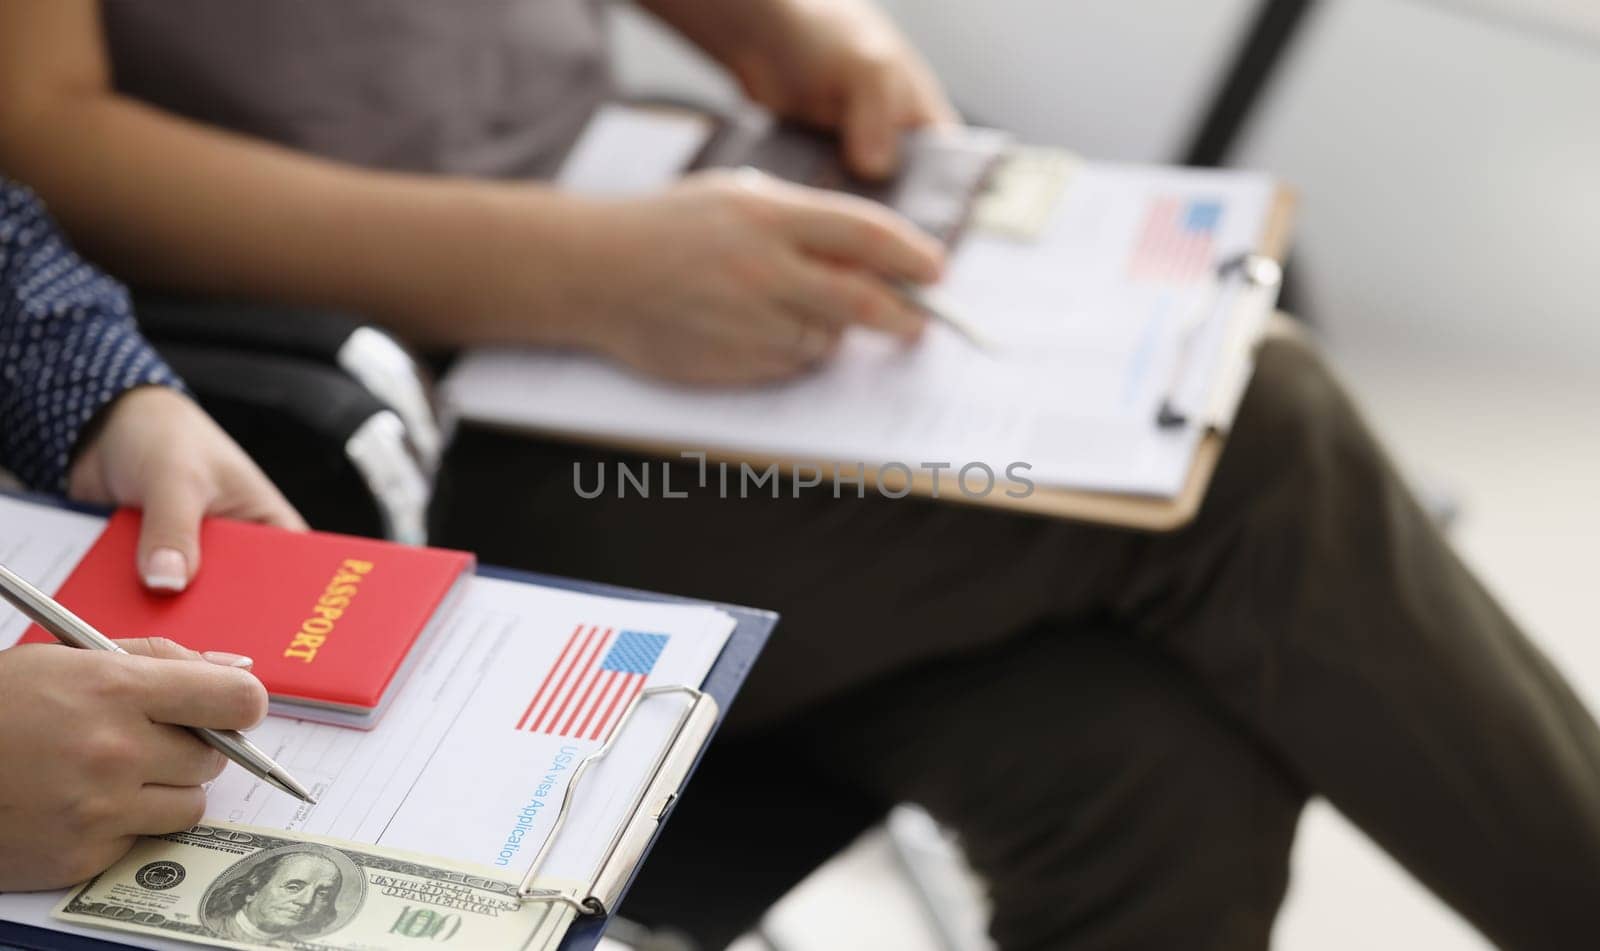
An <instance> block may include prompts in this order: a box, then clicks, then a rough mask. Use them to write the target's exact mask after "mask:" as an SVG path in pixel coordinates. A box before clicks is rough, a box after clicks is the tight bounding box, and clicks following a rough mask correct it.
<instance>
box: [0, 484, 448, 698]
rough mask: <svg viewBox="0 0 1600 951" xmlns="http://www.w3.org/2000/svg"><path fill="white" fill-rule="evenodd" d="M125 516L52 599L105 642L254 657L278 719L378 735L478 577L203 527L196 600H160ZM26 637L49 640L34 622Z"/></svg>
mask: <svg viewBox="0 0 1600 951" xmlns="http://www.w3.org/2000/svg"><path fill="white" fill-rule="evenodd" d="M138 540H139V513H138V512H137V511H135V510H132V509H122V510H119V511H118V512H117V513H116V514H115V515H113V516H112V517H111V519H110V521H109V522H107V524H106V528H105V531H104V532H103V533H101V535H100V538H99V540H97V541H96V542H95V543H94V547H93V548H91V549H89V553H88V554H87V555H85V556H84V558H83V560H82V561H81V562H79V563H78V566H77V568H75V569H74V570H73V572H72V574H71V576H70V577H68V578H67V580H66V583H65V584H63V585H62V586H61V589H60V590H59V591H57V592H56V600H57V601H59V602H61V604H63V605H64V606H65V607H66V608H67V609H68V610H70V611H72V612H73V613H74V614H76V615H78V616H79V617H81V618H83V619H84V620H85V621H88V622H89V623H90V624H92V625H93V626H94V627H96V628H97V629H99V630H100V631H101V632H102V633H104V634H105V635H106V636H108V637H146V636H161V637H168V638H171V639H172V640H174V641H177V642H178V643H180V644H182V645H184V646H185V647H188V648H191V649H193V650H198V651H207V650H219V651H231V652H233V653H235V654H245V655H247V656H249V657H252V658H254V659H255V668H254V671H255V674H256V676H257V677H260V678H261V682H262V683H263V684H264V685H265V686H266V688H267V693H268V694H270V695H271V698H272V712H274V713H280V714H283V715H285V716H295V717H302V718H305V719H308V720H322V721H325V722H331V723H339V724H343V725H346V726H357V727H365V728H368V729H370V728H371V727H372V726H373V725H375V724H376V722H377V718H378V716H379V715H380V714H381V713H382V711H383V709H384V707H386V706H387V701H388V699H389V698H390V697H391V696H392V695H393V693H394V692H395V691H396V690H397V689H398V687H399V685H400V684H401V683H402V682H403V681H404V679H405V674H406V673H408V672H409V669H410V662H411V661H413V660H415V659H416V657H417V655H418V654H420V653H421V652H422V648H423V645H424V643H425V642H426V641H427V640H428V639H429V638H430V636H431V634H432V629H433V628H434V627H436V626H437V625H436V623H435V622H436V620H438V619H439V618H440V617H441V615H442V614H443V613H444V611H443V610H442V609H443V607H444V606H445V603H446V602H447V601H448V600H449V599H450V597H451V595H452V594H453V593H454V592H455V591H456V590H457V589H458V588H459V587H460V586H461V584H462V581H463V579H464V578H466V577H467V576H468V575H469V574H470V573H471V571H472V568H473V565H474V558H473V556H472V555H470V554H467V553H465V552H458V551H445V550H442V549H437V548H412V547H408V546H405V545H398V544H395V543H393V542H385V541H377V540H374V539H370V538H356V537H352V536H347V535H331V534H327V533H323V532H288V531H284V530H282V529H277V528H269V527H267V526H264V525H252V524H249V523H246V522H234V521H229V520H226V519H218V518H208V519H206V521H205V523H204V525H203V526H202V527H201V530H200V549H201V562H200V571H199V573H198V574H197V575H196V576H195V579H194V581H193V582H191V583H190V585H189V588H188V590H186V591H184V592H183V593H181V594H177V595H163V594H151V593H149V592H148V591H146V590H145V588H144V586H143V585H142V584H141V583H140V581H139V576H138V573H137V569H136V567H135V562H134V552H135V550H136V547H137V545H138ZM23 640H24V641H44V642H48V641H52V640H54V638H52V637H51V636H50V635H49V634H48V633H46V632H45V631H43V630H41V629H40V628H39V627H38V626H34V627H30V628H29V629H28V632H27V633H26V634H25V635H23Z"/></svg>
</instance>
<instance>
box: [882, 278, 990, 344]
mask: <svg viewBox="0 0 1600 951" xmlns="http://www.w3.org/2000/svg"><path fill="white" fill-rule="evenodd" d="M891 286H892V287H893V288H894V290H895V291H896V293H898V294H899V295H900V299H901V300H903V301H905V302H906V303H907V304H909V305H911V306H912V307H914V308H916V309H917V310H918V311H920V312H921V313H922V314H924V315H925V316H927V317H929V318H932V319H933V320H937V321H938V322H939V323H941V324H944V325H945V326H946V327H949V328H950V329H951V330H953V331H955V332H956V336H958V337H960V338H961V339H962V340H965V341H966V342H967V343H968V344H971V345H972V346H973V347H974V348H975V349H978V350H981V351H983V352H984V353H993V352H994V345H993V344H991V343H990V342H989V341H988V339H987V338H985V337H984V336H983V335H982V334H980V333H978V331H977V330H975V329H973V326H972V324H971V323H969V322H968V321H966V320H963V319H961V318H960V317H957V316H956V315H955V314H954V313H953V312H952V311H951V310H950V308H948V307H946V306H944V305H943V304H941V303H939V302H937V301H936V300H934V298H933V297H932V296H931V295H930V294H929V293H928V292H927V291H926V290H925V289H923V288H922V287H919V286H918V285H915V284H911V283H909V282H904V281H896V282H894V283H893V284H891Z"/></svg>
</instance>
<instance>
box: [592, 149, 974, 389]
mask: <svg viewBox="0 0 1600 951" xmlns="http://www.w3.org/2000/svg"><path fill="white" fill-rule="evenodd" d="M593 210H594V212H595V216H596V217H595V219H594V220H593V221H592V222H591V225H592V226H591V227H590V228H589V229H588V230H587V234H588V235H589V238H588V240H590V241H591V242H592V245H591V247H592V248H593V253H592V255H591V258H592V260H593V261H594V262H595V264H596V266H598V267H602V268H604V269H606V273H605V274H604V275H603V276H595V275H591V279H590V280H588V281H587V286H588V287H589V289H590V290H589V293H590V294H592V295H593V298H592V299H591V301H590V302H589V303H590V305H591V307H590V310H589V312H590V313H591V314H592V315H593V319H591V320H588V321H585V322H584V329H583V330H581V331H580V333H581V334H582V336H581V337H580V339H578V340H577V341H575V342H576V343H578V344H579V345H580V346H585V347H587V348H589V349H595V350H598V351H600V352H602V353H605V354H607V355H608V356H611V357H612V358H614V359H616V360H619V361H620V362H622V363H624V364H626V365H628V366H631V367H633V368H634V369H637V370H639V371H641V372H643V373H647V374H650V375H652V376H657V377H661V378H665V379H670V380H677V381H681V382H689V383H714V384H738V383H757V382H763V381H767V380H775V379H781V378H784V377H789V376H793V375H795V374H798V373H801V372H803V371H805V370H806V369H808V368H810V367H812V366H814V365H816V364H817V363H818V362H819V361H821V360H824V359H826V358H827V357H828V356H829V355H830V354H832V353H833V351H834V349H835V347H836V346H837V344H838V342H839V338H840V336H841V334H842V333H843V332H844V330H845V328H846V327H849V326H851V325H861V326H865V327H870V328H873V329H876V330H878V331H881V332H883V333H887V334H890V335H893V336H895V337H898V338H900V339H902V340H905V341H908V342H909V341H913V340H915V339H917V337H918V336H919V335H920V334H921V332H922V329H923V325H924V316H923V314H922V313H921V312H920V311H919V310H918V309H917V308H916V306H915V305H914V304H912V303H910V302H908V301H907V299H906V298H905V296H904V295H903V294H902V293H901V292H900V291H899V290H898V289H897V287H896V286H895V285H896V284H904V283H912V284H926V283H931V282H932V281H935V280H937V279H938V276H939V273H940V270H941V268H942V267H943V250H942V248H941V247H940V245H939V243H938V242H937V241H935V240H933V239H932V238H930V237H928V236H927V235H925V234H923V233H922V232H921V231H919V230H917V229H916V228H915V226H913V225H911V224H910V223H909V222H907V221H905V220H904V219H902V218H900V217H899V216H897V215H895V214H894V213H893V212H891V211H889V210H888V209H886V208H884V207H882V206H881V205H877V204H874V203H872V202H869V201H866V200H863V199H859V198H855V197H852V196H848V195H843V194H836V193H832V192H824V191H818V190H815V189H809V188H802V187H799V186H796V185H791V184H788V183H786V182H781V181H778V180H776V179H773V178H770V177H768V176H766V175H763V174H761V173H759V172H755V171H751V170H740V171H736V172H710V173H703V174H699V175H695V176H692V177H690V178H688V179H686V180H685V181H684V182H682V183H680V184H678V185H676V186H674V187H672V188H670V189H668V190H666V191H665V192H663V193H660V194H658V195H655V196H652V197H649V198H644V199H636V200H632V201H625V202H615V203H611V204H606V205H599V206H595V207H594V209H593ZM596 278H597V279H596Z"/></svg>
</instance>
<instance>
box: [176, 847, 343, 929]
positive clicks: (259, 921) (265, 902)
mask: <svg viewBox="0 0 1600 951" xmlns="http://www.w3.org/2000/svg"><path fill="white" fill-rule="evenodd" d="M365 892H366V877H365V876H364V875H362V874H361V871H360V870H359V869H357V868H356V866H355V863H353V862H351V861H350V859H349V858H347V857H345V855H344V854H343V853H342V852H340V851H339V850H338V849H335V848H332V847H330V846H326V845H318V844H315V843H301V844H296V845H286V846H282V847H280V848H276V849H268V850H266V851H264V852H259V853H257V854H255V855H252V856H250V857H249V858H246V859H242V860H241V861H239V862H238V863H237V864H235V865H234V866H233V867H232V868H230V869H228V871H227V872H225V873H223V874H222V875H221V876H219V877H218V878H217V880H216V881H215V882H214V883H212V885H211V887H210V888H209V889H207V891H206V894H205V896H204V897H203V898H201V900H200V921H201V924H203V925H204V926H205V928H206V930H208V931H209V932H211V933H212V934H213V935H215V936H217V937H219V938H225V939H227V940H229V941H238V942H242V943H246V944H261V945H272V944H289V943H292V942H294V941H303V940H305V939H307V938H315V937H317V936H319V935H324V934H328V933H329V932H332V931H337V930H338V929H340V928H342V927H344V926H345V925H346V924H348V923H349V922H350V920H351V919H352V918H354V917H355V914H356V912H357V911H358V910H359V909H360V907H361V902H362V899H363V898H364V897H365Z"/></svg>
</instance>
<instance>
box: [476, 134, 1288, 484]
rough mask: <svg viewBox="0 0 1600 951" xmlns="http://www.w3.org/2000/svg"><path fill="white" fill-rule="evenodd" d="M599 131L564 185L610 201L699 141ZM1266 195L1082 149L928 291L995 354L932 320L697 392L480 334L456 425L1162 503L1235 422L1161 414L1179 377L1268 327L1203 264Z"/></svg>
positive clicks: (1267, 209)
mask: <svg viewBox="0 0 1600 951" xmlns="http://www.w3.org/2000/svg"><path fill="white" fill-rule="evenodd" d="M685 122H687V120H685ZM592 131H594V135H595V138H593V139H592V140H590V139H586V140H584V141H581V142H580V145H579V147H578V148H577V149H575V150H574V152H573V161H572V162H569V164H568V165H567V166H566V167H565V168H564V170H563V174H562V181H563V182H564V183H568V184H570V185H572V186H573V187H575V188H577V189H578V190H580V191H584V192H586V193H597V194H600V195H604V196H605V197H608V198H615V197H618V195H620V194H628V193H638V192H639V191H641V190H648V189H647V188H646V187H645V185H646V183H648V185H649V186H650V187H660V186H661V185H662V184H663V183H665V182H670V181H671V180H672V179H673V178H674V177H675V170H674V169H671V168H667V169H660V168H654V169H649V170H642V169H641V168H640V163H641V162H648V157H649V156H650V155H652V154H657V155H661V156H665V158H663V159H662V161H664V162H673V161H679V160H680V159H681V157H682V156H684V155H686V154H687V153H688V152H689V149H688V148H687V146H686V144H685V143H686V141H688V140H689V139H691V138H692V135H693V134H694V128H693V127H692V125H689V124H682V125H679V126H672V125H671V124H670V123H669V122H667V120H663V119H661V118H660V117H653V118H650V119H648V121H645V120H640V121H639V122H638V123H636V124H633V125H627V124H626V123H625V120H624V118H622V117H619V115H618V114H617V113H615V112H610V113H607V114H605V116H604V117H603V121H597V123H596V125H595V127H594V129H593V130H592ZM656 139H659V140H660V147H659V148H657V149H651V148H649V147H647V146H648V144H649V142H651V141H654V140H656ZM619 143H622V144H625V145H626V149H627V154H628V156H629V157H630V162H629V163H628V164H627V173H626V174H625V175H624V174H623V173H621V172H620V171H618V170H617V167H616V166H617V163H618V161H619V156H617V155H615V154H612V151H614V150H615V149H616V148H618V147H619ZM608 150H611V151H608ZM608 183H609V187H608ZM1275 195H1276V184H1275V182H1274V181H1273V180H1272V179H1271V178H1269V177H1268V176H1266V175H1261V174H1255V173H1249V172H1237V171H1212V170H1196V169H1179V168H1162V167H1146V166H1132V165H1115V164H1104V163H1079V164H1077V165H1076V167H1075V169H1074V171H1073V172H1072V174H1071V177H1070V179H1069V180H1068V181H1066V183H1065V185H1064V188H1063V190H1062V192H1061V196H1060V198H1059V200H1057V201H1056V203H1055V205H1054V207H1053V208H1052V209H1051V210H1050V213H1049V214H1048V216H1046V217H1044V218H1043V223H1042V227H1041V228H1040V229H1039V231H1038V233H1037V234H1036V235H1035V236H1033V238H1032V240H1018V239H1017V238H1016V237H1015V236H1014V235H1006V234H1001V233H997V232H993V231H991V232H985V231H984V230H983V229H982V228H980V227H973V228H969V230H968V233H967V234H966V236H965V237H963V239H962V240H961V243H960V244H959V245H958V246H957V248H956V249H955V251H954V253H953V256H952V258H951V260H950V262H949V267H948V270H947V274H946V276H945V278H944V280H943V282H942V283H941V284H940V285H939V286H938V287H936V288H934V289H933V291H932V293H931V294H930V297H931V299H932V301H933V302H934V303H935V304H937V305H938V306H939V307H940V308H941V309H944V310H947V311H949V312H951V313H953V314H956V315H958V316H959V317H960V318H961V319H962V320H963V321H964V322H965V323H967V324H968V325H970V326H972V327H973V328H974V329H975V330H977V331H978V333H979V334H980V335H981V336H982V337H983V338H984V339H985V340H986V341H988V342H989V343H990V345H991V346H990V347H989V348H987V350H979V349H976V348H974V347H972V346H971V345H969V343H968V342H967V341H965V340H963V339H961V337H960V336H958V334H957V333H955V332H954V331H952V330H951V329H949V328H947V327H945V326H943V325H942V324H941V323H938V322H932V323H930V325H929V327H928V332H927V334H926V335H925V338H924V339H923V340H922V341H921V342H920V343H919V344H917V345H914V346H911V347H903V346H900V345H898V344H896V343H894V342H891V341H889V340H886V339H884V338H883V337H881V336H878V335H874V334H872V333H870V332H867V331H851V332H850V333H849V334H847V336H846V339H845V341H844V344H843V347H842V350H841V352H840V353H839V354H838V356H837V357H836V358H835V359H833V360H832V361H831V362H830V363H828V364H827V365H825V366H824V367H822V368H821V369H819V370H818V371H817V372H815V373H813V374H811V375H809V376H806V377H804V378H801V379H797V380H793V381H788V382H783V383H777V384H773V385H770V386H765V387H759V388H742V389H704V388H691V387H680V386H673V385H669V384H665V383H661V382H657V381H653V380H648V379H644V378H641V377H638V376H635V375H633V374H632V373H630V372H628V371H626V370H624V369H621V368H619V367H617V366H615V365H613V364H611V363H608V362H606V361H604V360H602V359H599V358H590V357H583V356H577V355H573V354H570V353H551V352H540V351H533V350H511V349H501V348H497V349H483V350H477V351H472V352H469V353H468V354H467V355H465V356H464V357H463V359H462V360H460V361H459V362H458V363H457V365H456V367H455V368H454V369H453V370H452V372H451V373H450V375H449V376H448V377H447V379H446V380H445V383H444V391H445V394H446V398H447V399H448V400H449V401H450V402H451V403H452V404H453V405H454V406H455V408H456V409H457V410H458V411H459V412H460V413H461V414H462V416H463V417H465V418H468V419H476V420H481V421H485V422H491V423H495V424H499V425H505V426H510V427H516V428H524V429H529V430H534V431H540V432H552V433H558V434H568V435H574V436H580V437H584V438H591V439H592V438H597V437H598V438H600V439H602V440H608V441H613V442H619V443H628V442H646V443H650V444H655V445H661V444H666V445H674V446H678V447H681V448H683V449H685V450H689V451H696V450H711V451H717V452H721V453H723V454H730V455H733V456H739V455H741V454H748V455H757V456H775V457H780V458H789V459H803V460H808V461H819V462H839V463H846V464H856V463H866V464H869V465H883V464H886V463H891V462H899V463H902V464H905V465H909V466H912V467H916V466H918V465H919V464H921V463H923V462H924V461H929V460H935V461H939V462H943V463H948V464H952V465H953V467H954V468H957V469H959V468H960V467H961V466H962V465H965V464H967V463H969V462H982V463H984V464H986V465H988V466H989V467H990V468H991V469H992V470H993V471H994V472H996V473H1004V472H1005V471H1006V469H1007V467H1008V466H1010V465H1011V464H1012V463H1015V462H1021V463H1025V464H1027V465H1028V466H1029V467H1030V471H1028V476H1029V478H1031V479H1032V480H1033V481H1035V482H1037V483H1039V484H1043V485H1049V486H1058V487H1063V488H1072V489H1086V490H1097V491H1108V492H1119V493H1132V494H1145V495H1151V496H1168V497H1170V496H1174V495H1176V494H1177V493H1178V492H1179V490H1180V489H1181V487H1182V486H1183V484H1184V482H1185V480H1186V478H1187V476H1188V472H1189V467H1190V464H1191V462H1192V459H1193V456H1194V452H1195V449H1196V447H1197V445H1198V443H1199V440H1200V438H1201V437H1202V435H1203V434H1204V431H1205V429H1206V428H1207V426H1208V424H1211V423H1214V422H1226V421H1225V420H1214V419H1207V418H1204V417H1203V416H1202V414H1198V413H1197V414H1195V415H1194V417H1193V418H1192V419H1191V421H1190V422H1189V424H1187V425H1184V426H1179V427H1168V428H1162V427H1157V426H1156V425H1155V423H1154V421H1155V419H1156V417H1157V414H1158V410H1159V409H1160V407H1161V406H1162V403H1163V401H1164V399H1165V398H1166V397H1167V396H1168V395H1169V391H1171V390H1173V389H1177V390H1178V391H1179V393H1178V395H1179V396H1182V397H1184V398H1185V399H1186V400H1187V402H1189V403H1190V404H1195V405H1198V404H1205V403H1206V402H1207V395H1208V394H1209V393H1210V392H1211V390H1212V387H1213V385H1214V383H1215V381H1216V379H1217V374H1218V373H1219V372H1220V368H1221V367H1222V366H1223V365H1224V364H1225V363H1226V360H1225V359H1224V357H1223V341H1224V339H1225V338H1226V339H1234V335H1235V334H1236V333H1237V331H1238V328H1237V326H1234V327H1231V328H1230V327H1229V326H1227V325H1228V323H1229V321H1230V320H1232V319H1235V315H1236V313H1237V311H1236V308H1237V307H1239V306H1240V305H1241V304H1242V305H1245V306H1246V307H1248V308H1249V309H1251V313H1249V315H1248V319H1249V320H1251V321H1255V322H1256V323H1258V324H1261V323H1264V322H1265V321H1266V319H1267V317H1268V315H1269V312H1270V308H1271V300H1270V299H1267V298H1265V297H1261V296H1260V295H1253V294H1249V293H1248V292H1247V291H1244V290H1242V289H1239V288H1236V287H1234V286H1233V285H1232V284H1231V283H1228V282H1221V281H1219V280H1218V279H1217V277H1216V267H1217V265H1218V263H1220V262H1221V261H1223V260H1226V259H1227V258H1229V257H1232V256H1234V255H1237V254H1242V253H1247V252H1253V251H1256V250H1258V249H1259V247H1260V245H1261V243H1262V239H1263V237H1264V234H1265V232H1266V229H1267V226H1268V221H1269V217H1270V213H1271V210H1272V207H1273V202H1274V199H1275ZM1241 295H1243V296H1241ZM1256 298H1259V299H1256ZM1175 381H1176V383H1175ZM850 471H854V470H850Z"/></svg>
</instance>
